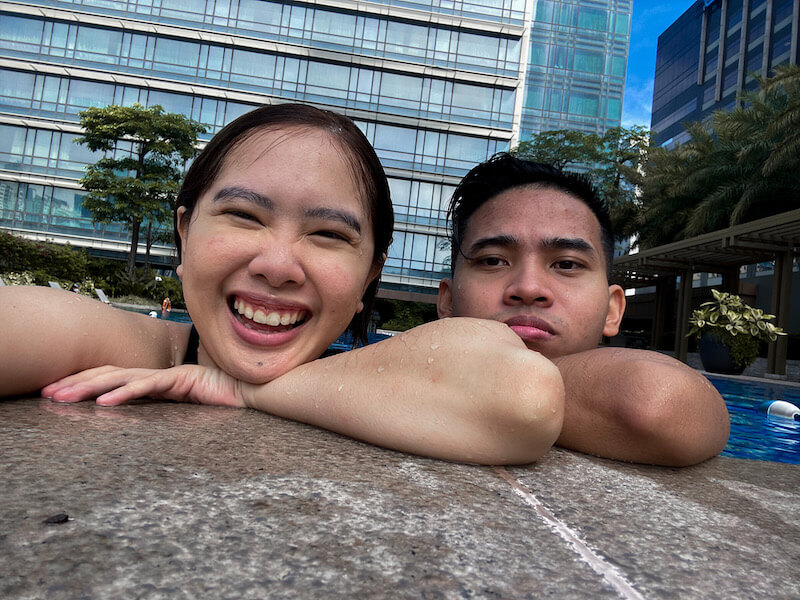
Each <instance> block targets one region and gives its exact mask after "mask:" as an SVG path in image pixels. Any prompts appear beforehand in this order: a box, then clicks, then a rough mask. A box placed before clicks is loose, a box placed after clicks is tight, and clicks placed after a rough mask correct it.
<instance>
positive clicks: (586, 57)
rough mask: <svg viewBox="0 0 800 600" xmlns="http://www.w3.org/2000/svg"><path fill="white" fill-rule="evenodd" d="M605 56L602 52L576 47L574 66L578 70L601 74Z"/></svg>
mask: <svg viewBox="0 0 800 600" xmlns="http://www.w3.org/2000/svg"><path fill="white" fill-rule="evenodd" d="M603 58H604V56H603V53H602V52H594V51H592V50H582V49H580V48H576V49H575V60H574V67H573V68H574V69H575V70H576V71H586V72H588V73H597V74H600V73H602V72H603Z"/></svg>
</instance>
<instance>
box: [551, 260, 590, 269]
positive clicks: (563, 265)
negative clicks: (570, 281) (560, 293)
mask: <svg viewBox="0 0 800 600" xmlns="http://www.w3.org/2000/svg"><path fill="white" fill-rule="evenodd" d="M554 266H555V267H556V268H557V269H559V270H561V271H576V270H578V269H582V268H583V265H582V264H580V263H579V262H575V261H574V260H560V261H558V262H557V263H555V265H554Z"/></svg>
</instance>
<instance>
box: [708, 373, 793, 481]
mask: <svg viewBox="0 0 800 600" xmlns="http://www.w3.org/2000/svg"><path fill="white" fill-rule="evenodd" d="M708 378H709V380H710V381H711V383H713V384H714V387H716V388H717V390H719V393H720V394H722V397H723V398H724V399H725V403H726V404H727V405H728V412H729V413H730V416H731V435H730V438H729V439H728V444H727V446H725V450H723V451H722V456H733V457H735V458H749V459H753V460H769V461H773V462H784V463H792V464H795V465H797V464H800V421H792V420H789V419H782V418H776V417H767V415H766V414H764V413H762V412H759V410H758V406H759V405H760V404H761V403H762V402H764V401H767V400H785V401H786V402H791V403H792V404H794V405H796V406H800V388H794V387H789V386H785V385H779V384H771V383H760V382H759V383H750V382H747V381H739V380H734V379H726V378H722V377H713V376H709V377H708Z"/></svg>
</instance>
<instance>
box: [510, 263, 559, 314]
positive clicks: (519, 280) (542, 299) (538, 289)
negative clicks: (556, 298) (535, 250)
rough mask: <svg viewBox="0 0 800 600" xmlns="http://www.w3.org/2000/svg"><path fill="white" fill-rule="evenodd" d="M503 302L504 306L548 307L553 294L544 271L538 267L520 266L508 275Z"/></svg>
mask: <svg viewBox="0 0 800 600" xmlns="http://www.w3.org/2000/svg"><path fill="white" fill-rule="evenodd" d="M509 275H510V279H509V281H508V285H506V288H505V293H504V297H503V301H504V302H505V303H506V304H512V305H513V304H536V305H540V306H549V305H551V304H552V303H553V292H552V289H551V287H550V280H549V277H548V273H547V270H546V269H543V268H542V267H540V266H538V265H532V264H521V265H517V267H516V268H515V269H512V271H511V272H510V273H509Z"/></svg>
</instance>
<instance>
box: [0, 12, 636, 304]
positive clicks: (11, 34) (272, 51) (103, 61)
mask: <svg viewBox="0 0 800 600" xmlns="http://www.w3.org/2000/svg"><path fill="white" fill-rule="evenodd" d="M617 6H620V7H627V8H622V9H619V10H618V9H617V8H610V7H617ZM625 10H627V11H628V13H629V12H630V0H625V1H613V0H611V1H607V2H580V3H578V2H568V1H562V2H547V1H538V0H537V1H533V0H527V1H526V0H488V1H486V0H484V1H483V2H477V1H474V0H452V1H448V2H434V1H433V0H382V1H380V0H379V1H372V2H345V1H340V0H309V1H296V2H280V1H264V0H119V1H115V2H110V1H108V0H75V1H71V2H70V1H66V0H25V1H22V2H0V202H2V204H0V227H3V228H7V229H13V230H15V231H18V232H21V233H23V234H24V235H28V236H29V237H40V238H42V237H46V238H52V239H55V240H58V241H70V242H72V243H73V244H76V245H84V246H89V247H92V248H94V249H95V250H96V251H99V250H107V251H118V252H122V251H124V249H125V245H126V244H125V241H126V240H127V235H126V233H125V231H124V230H123V229H122V228H121V226H120V225H118V224H116V225H102V224H97V225H96V224H93V223H92V221H91V218H90V216H89V215H88V214H87V213H86V212H85V211H84V210H83V209H82V208H81V197H82V195H83V193H82V191H81V190H80V187H79V185H78V183H77V181H78V179H79V178H80V177H81V176H82V174H83V168H84V165H85V164H87V163H91V162H94V161H95V160H96V159H97V158H98V157H97V156H95V155H93V153H91V152H89V151H88V150H87V149H85V148H84V147H82V146H79V145H77V144H76V143H75V142H74V141H73V140H74V138H75V137H76V136H77V135H78V134H79V131H80V130H79V127H78V113H79V112H80V111H81V110H84V109H85V108H87V107H89V106H105V105H108V104H125V105H129V104H132V103H134V102H139V103H141V104H143V105H154V104H159V105H161V106H162V107H164V108H165V109H166V110H167V111H169V112H179V113H183V114H185V115H188V116H190V117H192V118H193V119H196V120H198V121H200V122H201V123H203V124H204V125H206V126H207V128H208V130H209V135H211V134H213V133H215V132H216V131H218V130H219V129H220V128H221V127H222V126H223V125H224V124H225V123H228V122H229V121H231V120H232V119H234V118H235V117H237V116H239V115H241V114H242V113H244V112H246V111H248V110H250V109H252V108H254V107H256V106H258V105H262V104H268V103H275V102H287V101H299V102H309V103H313V104H315V105H318V106H322V107H325V108H331V109H333V110H337V111H340V112H343V113H344V114H347V115H348V116H350V117H351V118H353V119H354V120H355V122H356V123H357V124H358V125H359V127H361V129H362V130H363V131H364V133H365V134H366V135H367V137H368V138H369V139H370V141H371V142H372V144H373V145H374V146H375V149H376V150H377V152H378V155H379V156H380V158H381V161H382V162H383V164H384V166H385V168H386V170H387V174H388V175H389V178H390V184H391V188H392V196H393V200H394V203H395V213H396V214H395V216H396V232H395V235H394V243H393V244H392V247H391V250H390V253H389V257H388V260H387V262H386V267H385V269H384V275H383V284H382V289H381V292H380V293H381V295H383V296H388V297H394V298H405V299H422V298H426V297H427V298H432V294H434V293H435V291H436V287H437V284H438V279H439V278H440V277H441V276H443V275H444V274H446V273H447V271H448V269H449V267H448V265H447V257H448V250H447V248H446V242H445V237H446V230H445V220H446V208H447V203H448V200H449V196H450V193H451V192H452V189H453V187H454V185H455V183H457V181H458V180H459V179H460V177H461V176H462V175H463V174H464V173H465V172H466V171H467V170H468V169H469V168H470V167H472V166H473V165H475V164H476V163H477V162H479V161H482V160H484V159H485V158H487V157H489V156H491V155H492V154H494V153H495V152H498V151H501V150H507V149H509V147H510V146H511V145H512V144H513V143H515V142H516V140H517V139H518V138H519V134H520V129H521V126H522V119H523V116H522V115H523V108H522V107H523V88H524V87H525V82H526V74H527V73H528V55H529V47H528V44H529V43H533V42H532V41H533V40H534V39H536V40H539V37H537V36H538V33H537V34H536V35H533V34H532V32H533V31H536V32H539V29H538V28H539V21H538V20H537V18H538V16H542V18H543V19H544V17H547V21H546V23H545V22H544V21H542V23H543V24H542V27H543V28H544V29H542V31H543V32H546V35H545V34H544V33H543V35H545V37H546V38H547V40H550V41H548V42H547V43H550V44H551V46H552V48H553V54H552V57H553V58H552V65H553V68H558V69H560V70H559V71H558V72H557V73H556V74H554V75H552V76H550V75H547V77H548V78H549V79H548V82H549V83H548V85H550V87H551V88H553V87H554V86H555V84H556V83H558V86H560V87H561V88H563V89H567V88H571V87H574V90H575V91H574V94H572V93H569V94H565V95H564V96H563V105H562V106H563V110H561V111H556V112H557V113H558V114H563V115H565V116H566V117H567V120H566V121H564V122H565V123H567V122H568V123H570V124H572V123H579V122H580V123H583V124H588V123H591V122H593V121H596V123H595V126H597V127H599V128H601V129H602V128H604V127H605V126H607V125H608V124H609V123H618V121H619V115H618V113H619V98H616V97H614V98H611V97H610V96H609V98H610V99H608V100H607V99H606V95H608V94H610V93H611V92H610V90H611V89H612V87H613V85H611V83H608V82H610V81H611V79H613V77H611V79H609V76H608V73H612V72H613V73H612V74H614V77H617V78H618V76H617V75H616V73H618V72H619V70H620V69H622V73H623V77H624V55H625V52H624V51H618V47H617V46H616V45H614V44H611V42H606V41H601V38H602V39H604V40H605V39H606V38H608V39H611V38H613V40H614V41H615V43H616V41H618V40H621V39H623V38H624V40H625V46H626V48H627V27H628V25H627V21H624V19H622V18H620V17H619V15H618V14H617V13H618V12H620V11H621V12H622V13H624V12H625ZM548 15H549V16H548ZM622 30H624V34H622V33H618V32H619V31H622ZM581 36H584V37H586V39H587V40H589V41H586V42H585V43H584V42H583V41H581V42H580V43H578V41H577V40H578V39H579V38H580V39H583V38H581ZM609 36H610V37H609ZM567 38H568V39H569V40H572V41H570V43H571V44H572V46H564V44H563V43H562V42H563V41H564V40H566V39H567ZM536 43H537V44H539V41H537V42H536ZM531 47H533V46H531ZM536 48H539V45H537V46H536ZM563 48H567V56H568V57H569V60H570V61H571V62H570V63H569V65H567V64H566V63H564V64H562V62H561V58H560V56H561V54H559V53H560V52H561V50H562V49H563ZM604 52H610V54H608V55H606V54H603V53H604ZM620 57H623V58H620ZM548 60H550V59H549V58H548ZM620 60H622V66H620V64H619V61H620ZM548 64H550V63H548ZM543 67H544V66H543V65H537V71H536V73H538V74H542V73H543ZM575 69H577V70H578V71H579V72H580V73H579V74H576V75H574V76H573V75H570V73H572V71H573V70H575ZM545 70H546V69H545ZM531 73H533V70H532V71H531ZM607 80H608V82H607ZM527 81H528V82H529V84H528V89H531V86H534V87H537V86H539V85H540V84H539V83H538V82H537V81H538V80H531V79H527ZM614 81H616V80H614ZM614 85H616V83H615V84H614ZM548 89H549V88H548ZM614 90H615V92H614V93H617V92H618V95H619V96H620V97H621V93H622V92H621V86H620V88H619V89H617V88H616V87H614ZM552 96H553V94H552V93H551V94H550V95H549V96H548V97H549V98H552ZM612 96H613V94H612ZM553 102H554V101H552V100H548V103H549V104H548V106H555V104H554V103H553ZM615 102H616V103H617V104H615ZM574 107H577V108H578V112H577V113H576V114H575V115H574V117H575V118H573V117H572V116H570V115H573V112H572V108H574ZM587 107H588V108H587ZM595 109H596V110H595ZM548 110H549V109H548ZM556 112H552V115H555V114H556ZM543 115H544V113H542V115H540V116H541V117H542V118H544V116H543ZM552 115H551V114H550V113H548V117H547V118H548V119H549V118H551V117H552ZM615 115H616V121H615V120H614V118H613V117H614V116H615ZM535 116H536V115H533V114H532V115H530V116H529V117H527V116H526V117H525V118H526V119H527V118H534V117H535ZM547 122H548V123H550V122H553V123H555V122H556V121H554V120H553V121H547ZM544 128H551V127H550V125H548V126H547V127H544ZM170 252H171V249H170V248H168V247H166V246H157V247H156V249H155V253H156V254H161V255H162V256H164V257H166V256H167V255H169V254H170Z"/></svg>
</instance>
